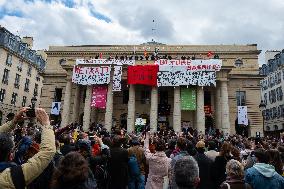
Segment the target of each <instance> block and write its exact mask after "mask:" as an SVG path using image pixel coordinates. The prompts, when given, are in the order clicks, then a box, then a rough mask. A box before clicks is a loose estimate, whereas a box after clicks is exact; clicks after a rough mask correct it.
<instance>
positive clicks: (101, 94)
mask: <svg viewBox="0 0 284 189" xmlns="http://www.w3.org/2000/svg"><path fill="white" fill-rule="evenodd" d="M106 101H107V86H97V85H96V86H94V87H93V90H92V101H91V107H95V108H101V109H105V108H106Z"/></svg>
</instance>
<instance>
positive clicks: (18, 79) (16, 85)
mask: <svg viewBox="0 0 284 189" xmlns="http://www.w3.org/2000/svg"><path fill="white" fill-rule="evenodd" d="M20 77H21V75H19V74H16V78H15V83H14V86H15V88H17V89H18V88H19V86H20Z"/></svg>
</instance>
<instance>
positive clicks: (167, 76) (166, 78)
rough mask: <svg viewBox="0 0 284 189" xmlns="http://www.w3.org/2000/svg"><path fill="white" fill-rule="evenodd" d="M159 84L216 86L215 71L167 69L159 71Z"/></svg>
mask: <svg viewBox="0 0 284 189" xmlns="http://www.w3.org/2000/svg"><path fill="white" fill-rule="evenodd" d="M157 80H158V86H159V87H160V86H181V85H198V86H211V85H214V86H216V73H215V72H191V71H188V70H185V71H177V72H175V71H173V72H172V71H169V72H168V71H167V72H160V71H159V72H158V79H157Z"/></svg>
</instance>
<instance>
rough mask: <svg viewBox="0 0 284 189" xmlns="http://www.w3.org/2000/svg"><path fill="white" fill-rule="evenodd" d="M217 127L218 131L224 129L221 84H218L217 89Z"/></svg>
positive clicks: (215, 115)
mask: <svg viewBox="0 0 284 189" xmlns="http://www.w3.org/2000/svg"><path fill="white" fill-rule="evenodd" d="M214 111H215V114H214V117H215V125H216V129H222V122H221V116H222V108H221V87H220V83H217V86H216V89H215V110H214Z"/></svg>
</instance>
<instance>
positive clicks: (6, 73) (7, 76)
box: [2, 68, 10, 85]
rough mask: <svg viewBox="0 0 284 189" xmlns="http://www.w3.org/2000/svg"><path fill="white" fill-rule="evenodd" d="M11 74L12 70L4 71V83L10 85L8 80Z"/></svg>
mask: <svg viewBox="0 0 284 189" xmlns="http://www.w3.org/2000/svg"><path fill="white" fill-rule="evenodd" d="M9 72H10V70H8V69H6V68H5V69H4V74H3V78H2V83H3V84H6V85H8V79H9Z"/></svg>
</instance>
